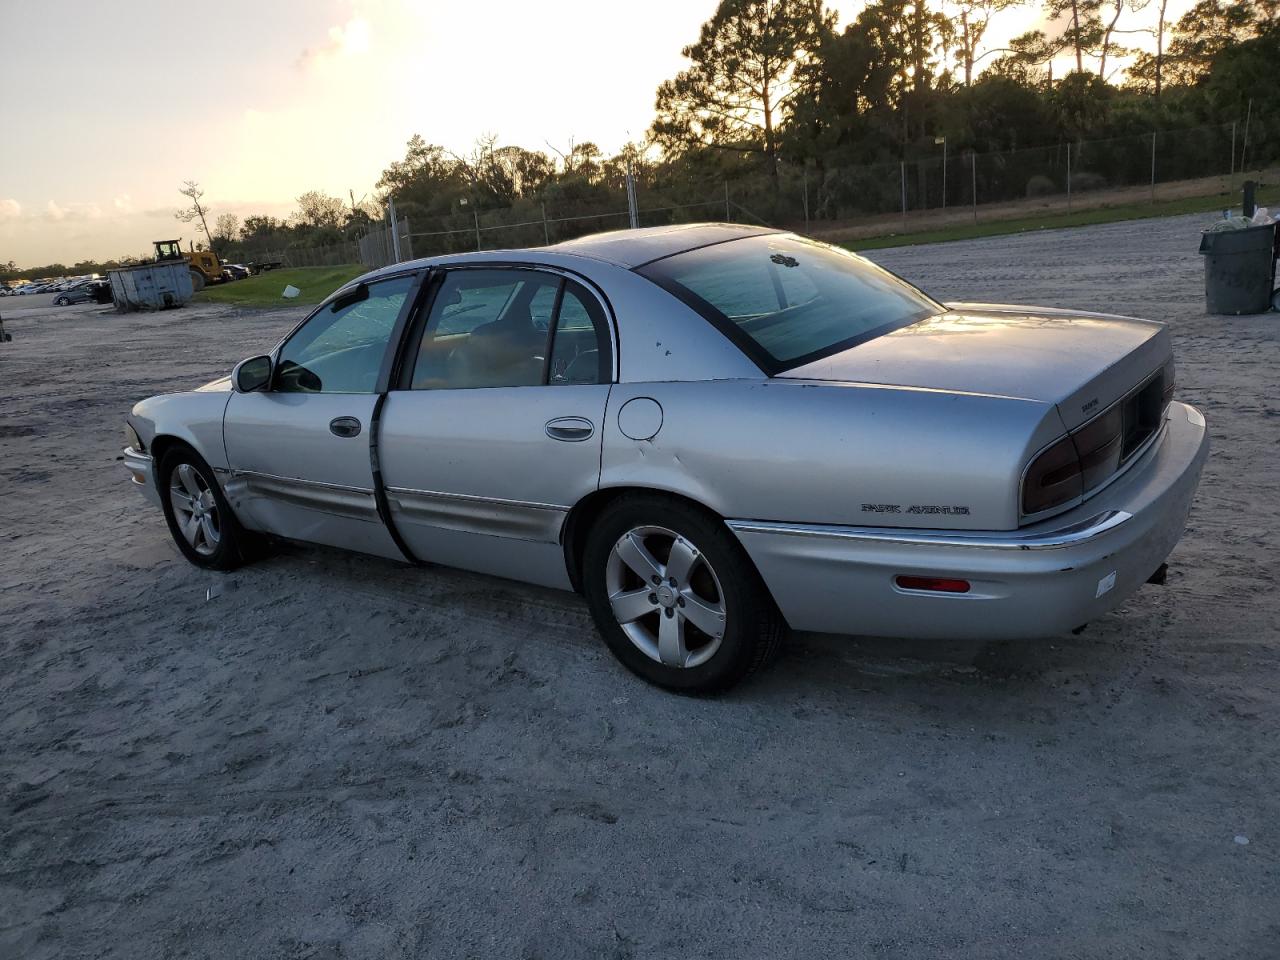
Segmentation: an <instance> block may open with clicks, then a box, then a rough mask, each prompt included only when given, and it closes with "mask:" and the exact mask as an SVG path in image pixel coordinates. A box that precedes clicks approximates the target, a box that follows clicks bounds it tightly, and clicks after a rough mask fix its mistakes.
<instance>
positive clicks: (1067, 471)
mask: <svg viewBox="0 0 1280 960" xmlns="http://www.w3.org/2000/svg"><path fill="white" fill-rule="evenodd" d="M1083 492H1084V484H1083V481H1082V480H1081V477H1080V457H1079V455H1078V454H1077V453H1076V445H1075V444H1074V443H1072V442H1071V438H1070V437H1063V438H1062V439H1061V440H1059V441H1058V442H1057V443H1055V444H1054V445H1053V446H1051V447H1049V449H1047V450H1045V451H1044V452H1043V453H1042V454H1040V456H1038V457H1036V458H1035V459H1034V460H1032V461H1031V466H1029V467H1027V473H1026V476H1024V477H1023V479H1022V512H1023V513H1039V512H1040V511H1041V510H1048V509H1049V508H1050V507H1056V506H1058V504H1060V503H1066V502H1067V501H1068V500H1074V499H1075V498H1076V497H1078V496H1080V495H1081V494H1082V493H1083Z"/></svg>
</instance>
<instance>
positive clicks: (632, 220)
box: [626, 157, 640, 230]
mask: <svg viewBox="0 0 1280 960" xmlns="http://www.w3.org/2000/svg"><path fill="white" fill-rule="evenodd" d="M626 186H627V226H629V227H630V228H631V229H632V230H635V229H636V228H637V227H639V226H640V211H639V210H638V209H637V207H636V178H635V176H634V175H633V174H632V172H631V158H630V157H627V184H626Z"/></svg>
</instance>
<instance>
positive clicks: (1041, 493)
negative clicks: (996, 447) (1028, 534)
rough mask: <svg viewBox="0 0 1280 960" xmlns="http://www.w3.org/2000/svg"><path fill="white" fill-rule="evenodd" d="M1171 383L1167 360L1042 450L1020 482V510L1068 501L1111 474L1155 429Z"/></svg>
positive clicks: (1030, 511) (1169, 395)
mask: <svg viewBox="0 0 1280 960" xmlns="http://www.w3.org/2000/svg"><path fill="white" fill-rule="evenodd" d="M1173 382H1174V377H1173V361H1172V360H1170V361H1169V363H1167V364H1166V365H1165V367H1164V369H1163V370H1162V371H1161V372H1160V373H1159V374H1157V375H1155V376H1152V377H1150V378H1148V379H1147V380H1145V381H1144V382H1143V383H1142V384H1141V385H1140V386H1138V387H1137V388H1135V389H1134V390H1133V391H1131V392H1130V393H1128V394H1127V395H1125V396H1124V397H1123V398H1121V399H1120V400H1117V401H1116V402H1115V403H1113V404H1112V405H1111V406H1109V407H1108V408H1107V409H1106V410H1104V411H1102V413H1100V414H1098V415H1097V416H1096V417H1094V418H1093V419H1092V420H1090V421H1089V422H1088V423H1086V424H1085V425H1084V426H1083V427H1079V428H1077V429H1076V430H1074V431H1072V432H1071V433H1070V434H1068V435H1067V436H1065V437H1063V438H1062V439H1061V440H1059V441H1057V442H1056V443H1054V444H1053V445H1052V446H1050V447H1048V448H1046V449H1045V450H1043V451H1042V452H1041V453H1040V454H1039V455H1038V456H1037V457H1036V458H1035V459H1034V460H1032V461H1031V464H1030V466H1028V467H1027V472H1026V474H1025V475H1024V477H1023V480H1022V512H1023V514H1024V515H1027V514H1033V513H1040V512H1042V511H1044V510H1049V509H1051V508H1053V507H1056V506H1059V505H1061V504H1064V503H1068V502H1070V501H1072V500H1074V499H1076V498H1077V497H1080V496H1083V495H1084V494H1085V493H1086V492H1087V491H1089V490H1092V489H1093V488H1094V487H1096V486H1098V484H1100V483H1102V482H1103V481H1104V480H1106V479H1107V478H1108V477H1111V476H1112V475H1114V474H1115V473H1116V472H1117V471H1118V470H1119V469H1120V467H1121V466H1122V465H1123V464H1124V463H1125V461H1127V460H1128V459H1129V458H1130V457H1131V456H1133V455H1134V454H1135V453H1136V452H1137V451H1138V450H1140V449H1142V448H1143V445H1144V444H1145V443H1146V442H1147V440H1148V439H1150V437H1151V436H1152V435H1153V434H1155V432H1156V431H1157V430H1158V429H1159V427H1160V421H1161V420H1162V419H1163V417H1164V410H1165V408H1166V407H1168V405H1169V401H1170V400H1171V399H1172V398H1173Z"/></svg>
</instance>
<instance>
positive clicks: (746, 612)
mask: <svg viewBox="0 0 1280 960" xmlns="http://www.w3.org/2000/svg"><path fill="white" fill-rule="evenodd" d="M583 588H584V591H585V593H586V596H587V602H588V604H589V606H590V608H591V613H592V616H593V617H594V619H595V622H596V626H597V627H598V628H599V630H600V633H601V634H602V635H603V636H604V640H605V643H607V644H608V646H609V649H610V650H611V651H612V652H613V654H614V656H616V657H617V658H618V659H619V660H621V661H622V663H623V665H624V666H626V667H627V668H628V669H629V670H631V671H632V672H633V673H635V674H637V675H638V676H640V677H642V678H643V679H645V680H648V681H649V682H650V683H654V684H657V685H658V686H660V687H665V688H667V689H669V690H675V691H679V692H682V693H715V692H718V691H721V690H726V689H728V688H729V687H732V686H733V685H734V684H736V683H739V682H740V681H742V680H744V679H746V678H747V677H748V676H750V675H751V674H752V673H754V672H755V671H756V670H757V669H759V668H760V667H761V666H763V665H764V664H766V663H767V662H768V661H769V660H770V659H771V658H772V657H773V655H774V653H775V652H776V650H777V648H778V646H779V644H780V643H781V641H782V638H783V636H784V635H785V633H786V624H785V622H784V621H783V619H782V616H781V614H780V613H779V612H778V609H777V607H776V606H775V605H774V602H773V598H772V597H771V596H770V595H769V591H768V589H767V588H766V587H765V585H764V582H763V581H762V580H761V579H760V575H759V574H758V573H757V572H756V569H755V567H754V566H753V565H752V563H751V560H750V559H749V558H748V557H747V555H746V552H745V551H744V550H743V549H742V546H741V545H740V544H739V543H738V542H737V540H736V539H735V538H734V537H733V535H732V534H731V533H730V532H729V530H728V529H727V528H726V527H725V525H724V523H723V521H721V520H720V519H719V518H718V517H714V516H711V515H710V514H707V513H705V512H703V511H702V510H699V509H698V508H696V507H694V506H692V505H690V504H687V503H685V502H683V501H680V500H675V499H672V498H667V497H660V496H649V495H635V496H627V497H623V498H621V499H619V500H617V501H615V502H614V503H612V504H610V505H609V506H608V507H606V508H605V510H604V512H603V513H602V514H601V515H600V517H598V518H597V519H596V521H595V523H594V524H593V526H592V530H591V533H590V534H589V536H588V540H587V546H586V550H585V551H584V555H583Z"/></svg>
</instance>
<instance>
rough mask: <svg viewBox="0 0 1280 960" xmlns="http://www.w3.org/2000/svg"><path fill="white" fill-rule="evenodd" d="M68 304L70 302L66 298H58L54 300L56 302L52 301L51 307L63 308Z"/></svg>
mask: <svg viewBox="0 0 1280 960" xmlns="http://www.w3.org/2000/svg"><path fill="white" fill-rule="evenodd" d="M70 302H71V301H70V300H68V299H67V298H66V297H58V299H56V300H54V301H53V305H54V306H55V307H65V306H66V305H67V304H69V303H70Z"/></svg>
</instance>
